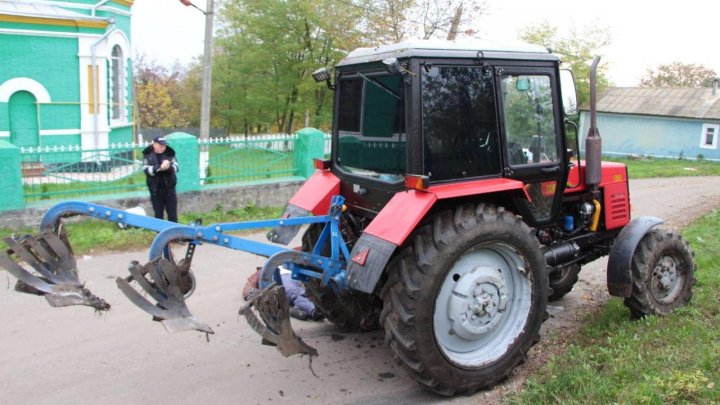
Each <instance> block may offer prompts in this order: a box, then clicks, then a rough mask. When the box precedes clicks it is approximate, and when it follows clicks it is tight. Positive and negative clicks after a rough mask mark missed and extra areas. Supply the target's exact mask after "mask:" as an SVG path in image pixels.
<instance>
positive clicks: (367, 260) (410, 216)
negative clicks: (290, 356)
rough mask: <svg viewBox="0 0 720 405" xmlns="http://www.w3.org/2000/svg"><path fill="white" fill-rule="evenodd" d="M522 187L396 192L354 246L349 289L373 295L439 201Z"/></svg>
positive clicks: (510, 183)
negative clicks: (401, 248) (398, 251)
mask: <svg viewBox="0 0 720 405" xmlns="http://www.w3.org/2000/svg"><path fill="white" fill-rule="evenodd" d="M522 188H523V183H522V182H521V181H517V180H512V179H506V178H497V179H482V180H474V181H467V182H458V183H452V184H439V185H433V186H431V187H429V188H428V189H427V190H425V191H418V190H406V191H403V192H399V193H396V194H395V195H394V196H393V197H392V198H391V199H390V201H389V202H388V203H387V205H385V207H383V209H382V210H381V211H380V213H379V214H378V215H377V216H376V217H375V218H374V219H373V220H372V222H370V225H368V227H367V228H366V229H365V231H363V233H362V235H360V238H359V239H358V241H357V242H356V243H355V246H353V250H352V252H351V253H350V261H349V262H348V265H347V274H348V278H347V280H348V286H349V287H350V288H353V289H355V290H358V291H362V292H366V293H368V294H369V293H372V292H373V291H374V290H375V286H376V284H377V282H378V280H379V279H380V276H381V275H382V273H383V271H384V270H385V266H386V265H387V263H388V261H390V257H391V256H392V254H393V252H395V249H397V247H398V246H401V245H402V244H403V243H404V242H405V239H407V237H408V236H410V234H411V233H412V232H413V231H414V230H415V228H417V225H418V224H419V223H420V221H422V220H423V218H425V215H427V213H428V212H429V211H430V209H431V208H432V207H433V205H434V204H435V202H436V201H438V200H446V199H453V198H460V197H465V196H478V195H487V194H492V193H498V192H503V191H511V190H522Z"/></svg>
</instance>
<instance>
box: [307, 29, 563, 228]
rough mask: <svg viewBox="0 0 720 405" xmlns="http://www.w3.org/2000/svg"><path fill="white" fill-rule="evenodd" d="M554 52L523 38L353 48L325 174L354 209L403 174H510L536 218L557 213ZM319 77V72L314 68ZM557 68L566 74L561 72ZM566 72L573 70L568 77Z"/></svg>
mask: <svg viewBox="0 0 720 405" xmlns="http://www.w3.org/2000/svg"><path fill="white" fill-rule="evenodd" d="M559 63H560V61H559V59H558V58H557V56H555V55H552V54H550V53H549V52H548V50H547V49H545V48H542V47H539V46H534V45H527V44H520V45H514V46H498V45H497V44H495V43H492V42H483V41H475V42H467V43H449V42H446V41H422V40H417V41H408V42H403V43H400V44H394V45H388V46H380V47H377V48H361V49H358V50H355V51H353V52H351V53H350V54H349V55H348V56H347V57H346V58H345V59H343V60H342V61H341V62H340V63H339V64H338V65H337V66H336V69H335V71H334V75H332V76H331V75H330V74H329V73H328V72H327V70H324V69H321V70H320V71H318V72H316V75H315V76H316V80H326V81H327V82H328V85H329V86H330V87H331V88H333V89H335V105H334V108H335V111H334V112H335V114H334V117H335V119H334V122H333V128H332V137H333V145H334V148H333V152H332V164H331V166H332V168H333V169H332V171H333V173H334V174H335V175H336V176H337V177H338V178H339V179H340V180H341V186H340V187H341V194H342V195H343V196H345V197H346V199H347V204H348V205H349V206H350V207H351V208H352V209H353V210H355V211H358V212H362V213H364V214H365V215H370V216H374V215H375V214H377V213H378V212H379V211H381V210H382V208H383V207H384V206H385V205H386V204H387V203H388V202H389V201H390V199H391V198H392V197H393V195H394V194H395V193H396V192H399V191H402V190H405V189H407V187H406V184H405V178H406V176H407V175H414V176H422V178H423V179H424V180H425V184H427V185H428V186H429V187H432V186H436V185H438V186H439V185H451V184H457V185H458V187H464V186H463V185H462V184H465V183H469V182H470V183H473V182H474V183H477V182H478V181H482V180H488V179H498V178H506V179H513V180H518V181H521V182H522V183H523V185H524V186H525V190H526V193H527V194H529V195H530V196H531V197H532V198H530V199H528V198H525V196H524V195H522V194H524V193H520V194H518V197H519V198H518V199H517V201H515V202H514V203H513V205H517V208H518V209H519V210H520V211H521V212H522V213H523V215H524V216H526V217H527V218H531V219H532V221H533V223H534V224H542V223H548V222H551V221H553V220H556V219H557V216H558V215H559V202H560V197H561V195H562V193H563V190H564V188H565V184H566V179H567V175H568V162H567V159H568V157H567V153H566V152H565V151H566V150H567V145H566V138H565V133H564V125H563V120H564V115H563V105H572V106H575V105H576V104H577V103H576V102H574V101H573V100H574V98H575V93H574V85H573V84H572V83H570V86H567V87H565V88H569V89H572V92H568V93H571V94H569V95H568V94H565V96H569V99H568V100H566V101H565V102H563V100H562V96H563V94H562V92H561V86H560V76H561V75H560V70H559ZM321 72H322V73H323V74H319V73H321ZM563 77H565V76H563ZM570 79H572V77H571V76H570Z"/></svg>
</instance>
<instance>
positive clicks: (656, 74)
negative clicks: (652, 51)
mask: <svg viewBox="0 0 720 405" xmlns="http://www.w3.org/2000/svg"><path fill="white" fill-rule="evenodd" d="M716 77H717V73H715V71H714V70H712V69H710V68H708V67H705V66H703V65H695V64H692V63H682V62H672V63H670V64H667V65H660V66H658V67H657V68H655V69H648V70H647V73H646V74H645V77H643V78H642V79H641V80H640V86H642V87H710V86H712V82H713V79H715V78H716Z"/></svg>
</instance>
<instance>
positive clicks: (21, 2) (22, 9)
mask: <svg viewBox="0 0 720 405" xmlns="http://www.w3.org/2000/svg"><path fill="white" fill-rule="evenodd" d="M0 14H5V15H16V16H23V17H37V18H62V19H71V20H98V21H104V20H105V18H100V17H91V16H89V15H87V14H82V13H77V12H74V11H70V10H67V9H64V8H62V7H58V6H53V5H49V4H47V3H36V2H33V1H29V0H0Z"/></svg>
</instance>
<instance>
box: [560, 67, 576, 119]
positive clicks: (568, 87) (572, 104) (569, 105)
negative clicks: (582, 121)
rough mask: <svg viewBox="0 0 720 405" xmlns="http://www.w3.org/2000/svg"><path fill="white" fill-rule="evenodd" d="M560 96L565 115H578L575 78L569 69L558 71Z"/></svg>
mask: <svg viewBox="0 0 720 405" xmlns="http://www.w3.org/2000/svg"><path fill="white" fill-rule="evenodd" d="M560 94H561V96H562V103H563V109H564V110H565V115H575V114H577V113H578V105H577V104H578V103H577V91H576V89H575V77H573V74H572V72H571V71H570V70H569V69H562V70H560Z"/></svg>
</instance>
